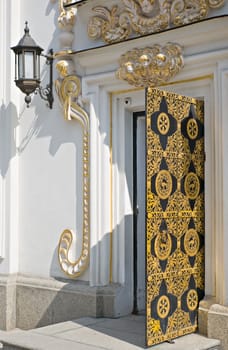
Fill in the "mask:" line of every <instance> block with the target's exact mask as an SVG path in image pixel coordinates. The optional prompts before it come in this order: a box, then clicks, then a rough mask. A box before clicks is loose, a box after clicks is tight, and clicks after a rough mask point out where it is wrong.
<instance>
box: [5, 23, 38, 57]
mask: <svg viewBox="0 0 228 350" xmlns="http://www.w3.org/2000/svg"><path fill="white" fill-rule="evenodd" d="M24 31H25V34H24V35H23V37H22V38H21V39H20V41H19V43H18V44H17V46H14V47H12V49H13V50H14V51H17V50H21V49H23V48H28V49H29V48H31V49H32V48H33V49H35V50H36V51H37V52H39V53H41V51H43V49H42V48H41V47H40V46H38V45H37V44H36V42H35V40H34V39H33V38H32V37H31V35H30V33H29V27H28V22H27V21H26V22H25V29H24Z"/></svg>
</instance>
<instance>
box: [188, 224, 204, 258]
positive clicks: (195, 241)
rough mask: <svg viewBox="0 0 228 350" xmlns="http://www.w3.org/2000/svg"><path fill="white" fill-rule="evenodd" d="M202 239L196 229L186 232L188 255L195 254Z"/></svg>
mask: <svg viewBox="0 0 228 350" xmlns="http://www.w3.org/2000/svg"><path fill="white" fill-rule="evenodd" d="M199 246H200V240H199V235H198V233H197V232H196V230H194V229H192V228H191V229H190V230H188V231H187V232H186V234H185V237H184V249H185V251H186V253H187V254H188V256H195V255H196V254H197V252H198V251H199Z"/></svg>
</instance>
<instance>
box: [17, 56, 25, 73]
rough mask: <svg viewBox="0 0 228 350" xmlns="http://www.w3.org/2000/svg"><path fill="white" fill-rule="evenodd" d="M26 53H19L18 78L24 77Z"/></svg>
mask: <svg viewBox="0 0 228 350" xmlns="http://www.w3.org/2000/svg"><path fill="white" fill-rule="evenodd" d="M24 77H25V74H24V55H23V53H22V52H21V53H19V54H18V79H24Z"/></svg>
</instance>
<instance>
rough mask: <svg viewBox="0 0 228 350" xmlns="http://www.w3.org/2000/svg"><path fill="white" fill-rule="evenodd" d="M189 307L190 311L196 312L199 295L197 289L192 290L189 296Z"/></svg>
mask: <svg viewBox="0 0 228 350" xmlns="http://www.w3.org/2000/svg"><path fill="white" fill-rule="evenodd" d="M187 305H188V309H189V310H190V311H195V310H196V309H197V306H198V294H197V292H196V290H195V289H190V290H189V291H188V294H187Z"/></svg>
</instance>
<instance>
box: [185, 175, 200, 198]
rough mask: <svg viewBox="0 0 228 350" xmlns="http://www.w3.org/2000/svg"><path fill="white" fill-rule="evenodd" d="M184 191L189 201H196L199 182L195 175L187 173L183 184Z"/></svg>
mask: <svg viewBox="0 0 228 350" xmlns="http://www.w3.org/2000/svg"><path fill="white" fill-rule="evenodd" d="M184 190H185V193H186V195H187V197H188V198H189V199H192V200H194V199H196V198H197V197H198V195H199V193H200V182H199V179H198V176H197V175H196V174H195V173H192V172H191V173H188V175H187V176H186V178H185V182H184Z"/></svg>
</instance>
